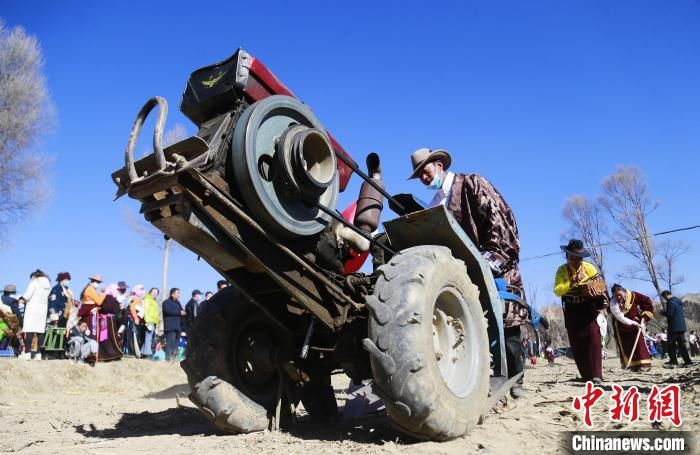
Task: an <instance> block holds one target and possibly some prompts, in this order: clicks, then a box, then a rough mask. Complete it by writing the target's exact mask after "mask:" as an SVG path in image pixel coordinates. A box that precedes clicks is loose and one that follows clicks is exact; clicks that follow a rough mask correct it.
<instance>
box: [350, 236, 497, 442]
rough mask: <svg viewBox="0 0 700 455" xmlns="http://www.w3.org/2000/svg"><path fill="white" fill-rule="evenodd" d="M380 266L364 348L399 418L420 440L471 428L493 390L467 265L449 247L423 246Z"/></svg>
mask: <svg viewBox="0 0 700 455" xmlns="http://www.w3.org/2000/svg"><path fill="white" fill-rule="evenodd" d="M379 272H380V276H379V278H378V281H377V284H376V287H375V292H374V294H373V295H372V296H370V297H368V299H367V305H368V307H369V309H370V312H371V317H370V321H369V337H368V338H366V339H365V340H364V346H365V349H366V350H367V351H368V352H369V354H370V362H371V364H372V372H373V375H374V380H375V383H376V385H377V386H378V388H379V391H378V392H379V393H380V395H382V397H383V398H384V402H385V404H386V407H387V410H388V413H389V417H390V419H391V420H392V423H393V424H394V425H395V426H396V427H397V428H398V429H399V430H401V431H403V432H405V433H408V434H410V435H412V436H414V437H417V438H419V439H432V440H448V439H453V438H457V437H460V436H462V435H465V434H467V433H468V432H469V431H470V430H471V428H472V426H473V425H475V424H476V423H477V422H478V420H479V416H480V414H481V412H482V411H483V409H482V408H483V407H484V405H485V402H486V399H487V396H488V390H489V374H490V361H489V349H488V336H487V332H486V320H485V318H484V316H483V313H482V310H481V305H480V303H479V298H478V289H477V288H476V286H474V285H473V284H472V283H471V280H470V279H469V277H468V275H467V270H466V267H465V265H464V263H463V262H462V261H459V260H457V259H455V258H454V257H453V256H452V254H451V252H450V250H449V249H448V248H445V247H441V246H432V245H431V246H419V247H413V248H409V249H406V250H404V251H402V252H400V253H399V254H397V255H396V256H394V257H393V258H392V260H391V261H390V262H389V263H388V264H386V265H384V266H382V267H381V268H380V269H379Z"/></svg>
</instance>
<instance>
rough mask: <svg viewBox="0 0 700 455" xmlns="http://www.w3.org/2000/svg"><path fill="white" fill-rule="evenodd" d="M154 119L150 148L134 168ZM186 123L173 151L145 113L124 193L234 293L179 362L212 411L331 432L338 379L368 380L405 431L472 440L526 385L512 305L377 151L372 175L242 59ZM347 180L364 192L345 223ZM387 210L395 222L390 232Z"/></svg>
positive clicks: (463, 240) (120, 175) (446, 220)
mask: <svg viewBox="0 0 700 455" xmlns="http://www.w3.org/2000/svg"><path fill="white" fill-rule="evenodd" d="M154 109H156V110H157V114H158V115H157V118H156V121H155V127H154V131H153V153H152V154H150V155H148V156H146V157H144V158H141V159H138V160H135V159H134V149H135V145H136V142H137V140H138V138H139V135H140V133H141V130H142V127H143V124H144V121H145V119H146V118H147V116H148V115H149V113H151V112H152V111H153V110H154ZM180 110H181V112H182V113H183V114H184V115H185V116H186V117H187V118H188V119H189V120H191V121H192V122H193V123H194V124H195V125H196V126H197V128H198V131H197V133H196V134H195V135H194V136H191V137H188V138H186V139H184V140H182V141H179V142H177V143H174V144H171V145H168V146H167V147H164V145H163V129H164V125H165V121H166V117H167V102H166V101H165V99H163V98H161V97H154V98H151V99H150V100H148V101H147V102H146V104H145V105H144V106H143V108H142V109H141V110H140V112H139V113H138V115H137V117H136V121H135V123H134V125H133V127H132V130H131V135H130V137H129V141H128V144H127V147H126V152H125V164H124V167H123V168H121V169H119V170H117V171H116V172H114V173H113V174H112V180H113V182H114V183H115V185H116V186H117V197H120V196H123V195H128V196H129V197H131V198H133V199H137V200H138V201H140V203H141V210H140V211H141V213H142V214H143V216H144V217H145V219H146V220H147V221H148V222H150V223H151V224H153V226H155V227H156V228H157V229H159V230H160V231H162V232H163V233H164V235H166V236H168V237H170V238H172V239H174V240H175V241H177V242H178V243H179V244H180V245H182V246H184V247H185V248H187V249H189V250H191V251H192V252H193V253H195V254H196V255H197V256H198V257H199V258H202V259H204V260H205V261H206V262H207V263H208V264H210V265H211V266H212V267H213V268H214V269H215V270H216V271H217V272H218V273H220V274H221V276H222V277H224V278H225V279H226V280H227V281H228V282H229V283H230V284H231V286H229V287H227V288H225V289H223V290H221V291H219V292H217V293H216V294H215V295H214V296H213V297H212V298H211V299H210V300H209V301H207V304H206V305H205V306H204V307H203V308H202V310H201V311H200V312H199V314H198V315H197V318H196V320H195V323H194V327H193V329H192V333H190V334H189V336H188V338H189V339H188V344H187V349H186V357H185V359H184V360H183V361H182V362H181V366H182V368H183V369H184V371H185V373H186V374H187V378H188V382H189V386H190V388H191V394H190V399H191V400H192V402H193V403H195V404H196V405H197V407H198V408H199V409H200V411H201V412H202V413H203V414H204V415H205V416H206V417H207V418H208V419H209V420H210V421H211V422H212V423H213V424H214V425H216V426H217V427H219V428H221V429H223V430H226V431H229V432H234V433H247V432H253V431H261V430H265V429H271V428H279V427H280V425H282V426H283V425H286V422H288V421H289V420H290V419H292V418H293V417H294V416H295V412H296V411H295V409H296V406H298V405H299V403H301V404H303V406H304V409H305V410H306V412H307V413H308V414H309V416H310V419H311V420H312V421H321V422H329V421H332V420H333V419H334V418H335V417H336V415H337V413H338V407H337V404H336V400H335V396H334V392H333V387H332V385H331V375H332V374H336V373H339V372H340V373H345V374H346V375H347V376H348V377H349V378H350V379H351V380H352V381H353V382H354V383H355V384H360V383H362V382H363V381H366V380H371V381H372V384H373V388H374V390H375V391H376V394H377V395H378V396H380V397H381V399H382V400H383V402H384V404H385V406H386V411H387V412H386V414H387V415H388V418H389V419H390V422H391V424H392V425H393V426H395V427H396V428H397V429H398V430H399V431H400V432H403V433H405V434H407V435H410V436H412V437H415V438H418V439H421V440H436V441H443V440H449V439H453V438H457V437H460V436H463V435H465V434H467V433H469V431H470V429H471V428H472V427H473V426H474V425H476V424H477V423H478V422H479V421H480V419H481V418H482V417H483V416H484V415H486V414H487V413H488V412H489V410H490V409H491V408H492V407H493V406H494V405H495V404H496V402H497V401H498V400H499V399H500V398H501V397H503V395H504V394H505V393H506V392H507V391H508V390H509V389H510V387H511V385H512V384H513V383H514V382H515V381H516V380H517V379H518V377H519V376H514V377H512V378H510V379H509V378H508V372H507V364H506V359H505V348H504V341H503V320H502V319H503V311H504V300H503V298H504V296H505V298H508V295H510V294H504V293H503V292H502V291H499V288H498V287H497V282H496V280H495V279H494V275H493V273H492V271H491V269H490V268H489V266H488V265H487V263H486V261H485V260H484V259H483V258H482V255H481V254H480V253H479V251H478V250H477V249H476V248H475V246H474V245H473V243H472V242H471V241H470V239H469V238H468V237H467V236H466V234H465V233H464V231H463V230H462V229H461V227H460V226H459V224H458V223H457V222H456V221H455V219H454V218H453V217H452V216H451V215H450V214H449V213H448V212H447V210H446V209H445V208H444V207H443V206H438V207H433V208H426V207H424V205H423V204H421V203H420V201H418V200H417V199H416V198H414V197H412V196H411V195H409V194H399V195H394V196H392V195H390V194H389V193H388V192H387V190H386V189H385V187H384V184H383V182H382V171H381V162H380V158H379V156H378V155H377V154H374V153H371V154H369V155H368V156H367V157H366V159H365V163H364V164H365V165H366V167H364V169H365V170H363V168H361V167H360V166H359V165H358V164H357V163H356V161H354V160H353V158H352V157H351V156H350V155H349V154H348V153H347V152H346V151H345V150H344V149H343V147H342V146H341V145H340V144H339V143H338V141H336V139H335V138H334V137H333V136H332V135H331V133H330V132H329V131H327V130H326V129H325V128H324V126H323V124H322V123H321V121H320V120H319V119H318V118H317V116H316V114H314V113H313V112H312V111H311V109H309V107H308V106H306V105H305V104H304V103H302V102H301V101H300V100H299V99H298V98H297V97H296V96H295V95H294V94H293V93H292V92H291V91H290V90H289V89H288V88H287V87H286V86H285V85H284V84H283V83H282V82H280V81H279V80H278V79H277V78H276V77H275V76H274V74H273V73H272V72H271V71H270V70H269V69H268V68H267V67H266V66H264V65H263V64H262V63H261V61H260V60H258V59H257V58H255V57H254V56H252V55H251V54H249V53H247V52H246V51H244V50H243V49H238V50H237V51H236V52H235V53H234V54H233V55H232V56H231V57H230V58H228V59H227V60H224V61H222V62H220V63H216V64H213V65H210V66H206V67H204V68H201V69H198V70H196V71H194V72H193V73H192V74H191V75H190V77H189V79H188V80H187V84H186V86H185V90H184V93H183V95H182V100H181V103H180ZM352 175H357V176H358V177H359V178H361V179H362V180H363V182H362V185H361V188H360V192H359V195H358V198H357V199H356V202H355V203H353V204H351V206H350V207H348V208H347V209H345V210H343V211H342V212H341V211H340V210H339V208H338V207H337V204H338V198H339V193H341V192H343V191H344V190H345V188H346V187H347V185H348V181H349V180H350V178H351V176H352ZM385 201H388V205H389V208H390V209H391V210H392V211H393V212H394V213H396V215H397V216H396V217H395V218H394V219H392V220H390V221H387V222H384V223H383V231H382V232H381V233H377V231H378V229H379V227H380V226H379V225H380V215H381V213H382V210H383V209H384V203H385ZM370 256H371V261H372V263H371V267H369V266H370V264H369V263H368V264H367V266H365V267H364V269H371V272H369V271H361V270H362V269H363V262H365V261H366V259H367V258H368V257H370Z"/></svg>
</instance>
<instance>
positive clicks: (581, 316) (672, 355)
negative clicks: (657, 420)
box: [554, 239, 698, 383]
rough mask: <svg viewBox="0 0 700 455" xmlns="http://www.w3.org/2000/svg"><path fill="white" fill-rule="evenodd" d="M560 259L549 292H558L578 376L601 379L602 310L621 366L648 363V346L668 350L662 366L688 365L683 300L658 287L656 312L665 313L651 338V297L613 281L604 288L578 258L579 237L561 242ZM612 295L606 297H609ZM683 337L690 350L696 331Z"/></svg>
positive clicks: (645, 365)
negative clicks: (659, 305) (563, 259)
mask: <svg viewBox="0 0 700 455" xmlns="http://www.w3.org/2000/svg"><path fill="white" fill-rule="evenodd" d="M561 248H562V250H563V251H564V253H565V255H566V263H565V264H563V265H562V266H560V267H559V268H558V269H557V272H556V275H555V282H554V293H555V294H556V295H558V296H560V297H561V299H562V307H563V311H564V321H565V325H566V329H567V333H568V337H569V343H570V345H571V350H572V354H573V358H574V360H575V362H576V366H577V368H578V371H579V374H580V375H581V378H582V379H583V380H586V381H592V382H594V383H601V382H602V381H603V371H602V360H603V358H604V354H603V353H604V339H605V336H606V334H607V322H606V318H605V312H606V311H608V310H609V311H610V314H612V316H613V327H612V328H613V334H614V336H615V342H616V345H617V349H618V352H619V359H620V364H621V367H622V368H624V369H630V370H633V371H642V370H648V369H649V368H651V357H652V348H653V352H654V355H659V354H658V350H659V348H660V349H661V354H660V355H661V357H663V355H664V353H668V357H669V360H668V362H666V363H664V364H663V366H664V368H675V367H677V366H680V365H679V363H678V355H680V356H681V357H682V359H683V366H690V365H692V361H691V359H690V355H689V353H688V349H687V347H686V337H685V333H686V330H687V327H686V321H685V312H684V307H683V301H682V300H681V299H679V298H678V297H675V296H673V294H672V293H671V292H670V291H663V292H661V295H660V297H661V301H662V302H664V303H665V305H664V306H663V307H662V310H661V314H662V316H665V317H666V326H667V329H666V333H665V334H664V333H657V335H656V337H651V336H650V335H648V334H647V333H646V332H647V330H648V328H647V325H648V323H649V321H651V320H652V319H654V317H655V310H654V305H653V303H652V301H651V299H650V298H649V297H647V296H645V295H644V294H642V293H640V292H636V291H631V290H627V289H625V288H624V287H623V286H621V285H620V284H615V285H613V286H612V288H611V289H610V292H608V290H607V288H606V285H605V281H604V280H603V278H602V276H601V275H600V274H599V272H598V270H597V269H596V267H595V266H594V265H593V264H591V263H589V262H586V261H584V260H583V259H584V258H585V257H588V256H590V253H589V252H588V251H587V250H586V248H584V245H583V242H582V241H581V240H577V239H573V240H571V241H570V242H569V244H568V245H562V246H561ZM610 296H612V297H610ZM687 342H688V343H689V344H690V346H691V352H695V351H696V350H697V349H698V347H697V343H698V340H697V336H696V335H695V332H694V331H693V332H691V334H690V336H688V340H687Z"/></svg>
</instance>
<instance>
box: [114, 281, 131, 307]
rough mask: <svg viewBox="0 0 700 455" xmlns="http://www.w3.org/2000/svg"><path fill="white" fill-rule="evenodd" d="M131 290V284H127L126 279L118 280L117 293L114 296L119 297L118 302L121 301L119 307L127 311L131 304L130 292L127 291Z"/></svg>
mask: <svg viewBox="0 0 700 455" xmlns="http://www.w3.org/2000/svg"><path fill="white" fill-rule="evenodd" d="M128 290H129V285H128V284H126V281H118V282H117V293H116V295H115V296H114V297H115V298H116V299H117V302H119V309H120V310H122V311H124V312H126V311H125V310H126V307H128V306H129V293H128V292H127V291H128Z"/></svg>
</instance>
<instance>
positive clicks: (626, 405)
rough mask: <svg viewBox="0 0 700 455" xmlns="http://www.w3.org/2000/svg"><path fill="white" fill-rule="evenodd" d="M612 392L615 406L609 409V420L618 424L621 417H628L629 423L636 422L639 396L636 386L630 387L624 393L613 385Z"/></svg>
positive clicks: (617, 386)
mask: <svg viewBox="0 0 700 455" xmlns="http://www.w3.org/2000/svg"><path fill="white" fill-rule="evenodd" d="M613 390H614V393H613V396H612V400H613V401H614V402H615V406H613V408H612V409H610V420H612V421H613V422H619V421H621V420H622V416H623V415H624V416H626V417H628V418H629V421H630V422H635V421H636V420H638V419H639V396H640V395H639V390H637V386H632V387H630V388H629V390H627V391H626V392H624V390H623V388H622V387H620V386H619V385H617V384H615V385H613ZM623 392H624V393H623Z"/></svg>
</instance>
